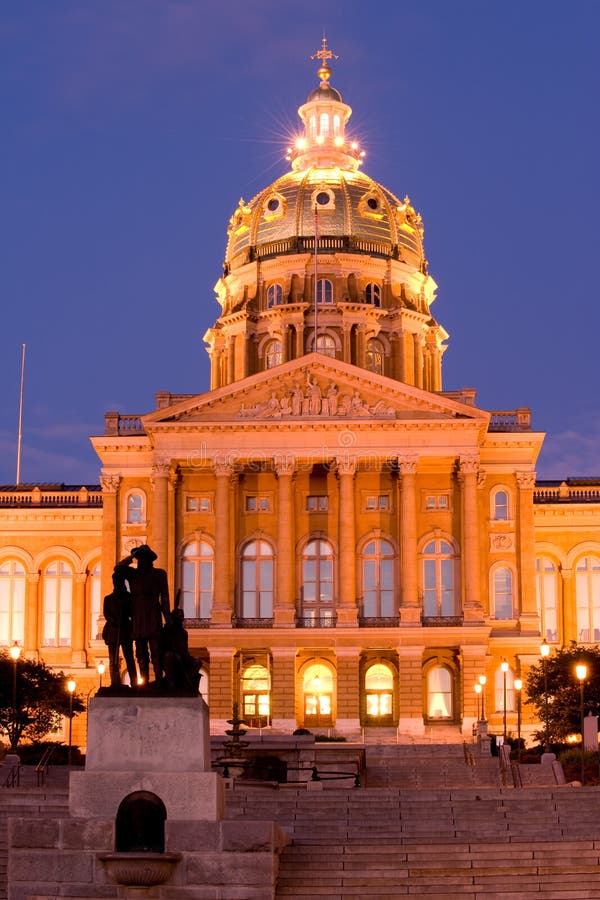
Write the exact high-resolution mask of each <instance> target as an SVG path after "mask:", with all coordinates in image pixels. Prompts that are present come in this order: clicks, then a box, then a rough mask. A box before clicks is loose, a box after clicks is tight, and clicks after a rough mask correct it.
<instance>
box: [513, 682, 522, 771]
mask: <svg viewBox="0 0 600 900" xmlns="http://www.w3.org/2000/svg"><path fill="white" fill-rule="evenodd" d="M513 684H514V688H515V691H516V692H517V763H518V764H519V765H520V764H521V688H522V687H523V682H522V681H521V679H520V678H515V680H514V682H513Z"/></svg>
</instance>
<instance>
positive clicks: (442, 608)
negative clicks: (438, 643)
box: [422, 538, 457, 618]
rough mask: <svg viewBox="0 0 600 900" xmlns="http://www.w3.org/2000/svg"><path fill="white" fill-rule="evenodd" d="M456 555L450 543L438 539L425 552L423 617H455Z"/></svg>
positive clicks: (430, 543) (428, 545)
mask: <svg viewBox="0 0 600 900" xmlns="http://www.w3.org/2000/svg"><path fill="white" fill-rule="evenodd" d="M455 566H456V560H455V554H454V550H453V548H452V546H451V545H450V544H449V543H448V541H444V540H442V539H441V538H436V539H435V540H433V541H429V543H428V544H427V545H426V546H425V548H424V550H423V567H422V578H423V615H424V616H426V617H434V618H435V617H438V616H455V615H457V611H456V593H457V592H456V585H455V580H456V579H455Z"/></svg>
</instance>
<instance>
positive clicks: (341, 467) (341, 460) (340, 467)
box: [335, 454, 357, 475]
mask: <svg viewBox="0 0 600 900" xmlns="http://www.w3.org/2000/svg"><path fill="white" fill-rule="evenodd" d="M335 465H336V469H337V473H338V475H355V474H356V468H357V461H356V457H355V456H348V455H347V454H344V456H336V458H335Z"/></svg>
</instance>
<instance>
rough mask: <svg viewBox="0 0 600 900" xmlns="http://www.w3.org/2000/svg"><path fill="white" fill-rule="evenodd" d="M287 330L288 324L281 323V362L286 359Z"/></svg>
mask: <svg viewBox="0 0 600 900" xmlns="http://www.w3.org/2000/svg"><path fill="white" fill-rule="evenodd" d="M288 330H289V325H288V324H287V322H282V323H281V362H282V363H285V362H287V361H288Z"/></svg>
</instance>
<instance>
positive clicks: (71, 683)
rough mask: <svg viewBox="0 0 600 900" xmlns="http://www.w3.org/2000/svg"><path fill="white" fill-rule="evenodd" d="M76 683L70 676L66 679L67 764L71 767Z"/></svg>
mask: <svg viewBox="0 0 600 900" xmlns="http://www.w3.org/2000/svg"><path fill="white" fill-rule="evenodd" d="M76 687H77V684H76V683H75V682H74V681H73V679H72V678H71V679H70V680H69V681H67V690H68V692H69V755H68V757H67V765H68V767H69V769H70V768H71V754H72V750H73V740H72V738H73V694H74V693H75V688H76Z"/></svg>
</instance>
